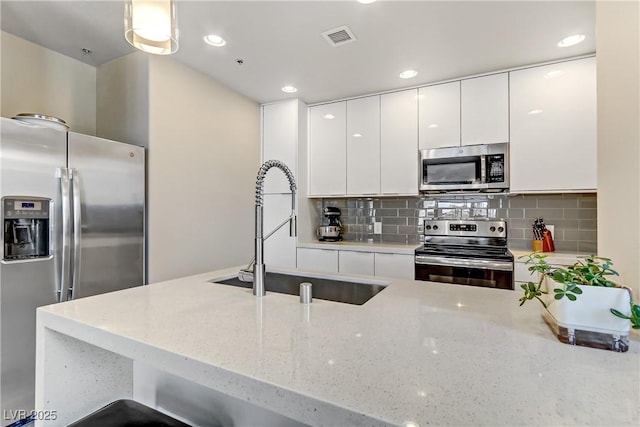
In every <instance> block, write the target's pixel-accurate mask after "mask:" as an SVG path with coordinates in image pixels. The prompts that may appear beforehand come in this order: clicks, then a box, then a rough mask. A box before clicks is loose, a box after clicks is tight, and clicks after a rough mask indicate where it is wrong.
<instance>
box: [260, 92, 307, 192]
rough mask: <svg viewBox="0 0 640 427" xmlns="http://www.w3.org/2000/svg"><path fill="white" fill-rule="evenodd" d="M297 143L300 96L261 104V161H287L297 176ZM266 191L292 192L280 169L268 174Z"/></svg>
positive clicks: (265, 185) (296, 176)
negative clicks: (274, 102)
mask: <svg viewBox="0 0 640 427" xmlns="http://www.w3.org/2000/svg"><path fill="white" fill-rule="evenodd" d="M297 147H298V100H297V99H293V100H290V101H285V102H279V103H277V104H269V105H264V106H263V107H262V161H263V162H264V161H267V160H280V161H282V162H284V163H285V164H286V165H287V166H288V167H289V169H291V172H292V173H293V176H294V177H295V178H296V180H298V179H299V178H298V175H297V165H296V153H297ZM264 192H265V193H266V194H269V193H290V192H291V189H290V187H289V181H288V180H287V178H286V176H285V175H284V174H283V173H282V172H280V171H277V172H276V171H271V172H270V173H268V174H267V176H266V178H265V184H264Z"/></svg>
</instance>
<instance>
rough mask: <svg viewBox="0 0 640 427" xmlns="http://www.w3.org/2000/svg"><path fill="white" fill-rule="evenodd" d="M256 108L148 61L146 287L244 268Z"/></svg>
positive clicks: (173, 65) (177, 68) (174, 66)
mask: <svg viewBox="0 0 640 427" xmlns="http://www.w3.org/2000/svg"><path fill="white" fill-rule="evenodd" d="M259 159H260V107H259V105H258V104H257V103H255V102H254V101H252V100H250V99H249V98H246V97H244V96H242V95H239V94H238V93H236V92H234V91H232V90H230V89H229V88H227V87H226V86H223V85H221V84H219V83H217V82H216V81H214V80H212V79H211V78H209V77H207V76H205V75H203V74H201V73H199V72H196V71H194V70H192V69H190V68H188V67H186V66H184V65H182V64H180V63H178V62H176V61H174V60H172V59H171V58H168V57H150V62H149V151H148V206H147V209H148V219H149V221H148V235H149V239H148V256H149V272H148V273H149V274H148V278H149V282H156V281H159V280H166V279H170V278H174V277H179V276H184V275H188V274H195V273H199V272H206V271H210V270H214V269H217V268H222V267H229V266H232V265H240V264H245V265H246V264H248V263H249V261H250V260H251V257H252V256H253V234H254V200H255V198H254V194H255V192H254V188H255V179H256V175H257V173H258V168H259Z"/></svg>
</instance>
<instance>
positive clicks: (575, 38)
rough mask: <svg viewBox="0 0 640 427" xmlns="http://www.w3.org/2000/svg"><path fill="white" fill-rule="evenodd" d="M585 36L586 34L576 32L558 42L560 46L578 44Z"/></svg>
mask: <svg viewBox="0 0 640 427" xmlns="http://www.w3.org/2000/svg"><path fill="white" fill-rule="evenodd" d="M584 38H585V35H584V34H574V35H572V36H569V37H565V38H563V39H562V40H560V41H559V42H558V47H569V46H573V45H576V44H578V43H580V42H581V41H583V40H584Z"/></svg>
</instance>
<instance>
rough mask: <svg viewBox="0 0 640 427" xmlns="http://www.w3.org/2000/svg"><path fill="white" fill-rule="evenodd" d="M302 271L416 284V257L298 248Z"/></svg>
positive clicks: (299, 264)
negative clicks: (386, 279)
mask: <svg viewBox="0 0 640 427" xmlns="http://www.w3.org/2000/svg"><path fill="white" fill-rule="evenodd" d="M298 268H299V269H300V270H310V271H321V272H323V273H344V274H360V275H363V276H381V277H395V278H398V279H407V280H414V275H415V273H414V268H415V267H414V256H413V255H411V254H392V253H374V252H360V251H339V250H334V249H311V248H298Z"/></svg>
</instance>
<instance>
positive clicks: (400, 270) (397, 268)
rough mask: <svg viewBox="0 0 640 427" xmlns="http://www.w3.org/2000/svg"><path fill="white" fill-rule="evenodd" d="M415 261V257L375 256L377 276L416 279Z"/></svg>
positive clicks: (401, 255)
mask: <svg viewBox="0 0 640 427" xmlns="http://www.w3.org/2000/svg"><path fill="white" fill-rule="evenodd" d="M414 270H415V261H414V256H413V255H405V254H383V253H376V254H375V271H374V273H375V274H374V275H375V276H384V277H396V278H399V279H407V280H414V279H415V272H414Z"/></svg>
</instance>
